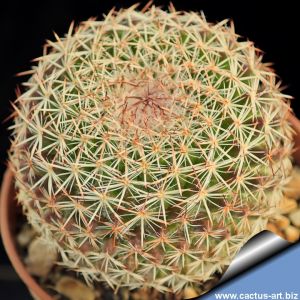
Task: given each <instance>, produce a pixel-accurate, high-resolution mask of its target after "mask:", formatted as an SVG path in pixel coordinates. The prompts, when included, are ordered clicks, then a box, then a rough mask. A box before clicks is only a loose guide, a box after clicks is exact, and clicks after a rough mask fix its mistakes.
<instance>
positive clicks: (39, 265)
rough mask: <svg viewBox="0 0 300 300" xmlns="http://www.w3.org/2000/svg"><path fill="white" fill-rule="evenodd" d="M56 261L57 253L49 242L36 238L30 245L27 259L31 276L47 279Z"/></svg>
mask: <svg viewBox="0 0 300 300" xmlns="http://www.w3.org/2000/svg"><path fill="white" fill-rule="evenodd" d="M56 261H57V251H56V250H55V248H54V247H53V246H52V245H50V244H49V243H47V241H45V240H42V239H41V238H36V239H34V240H33V241H32V242H31V243H30V245H29V247H28V256H27V257H26V259H25V263H26V265H27V269H28V271H29V273H30V274H32V275H36V276H41V277H45V276H47V274H48V273H49V272H50V270H51V269H52V267H53V266H54V264H55V262H56Z"/></svg>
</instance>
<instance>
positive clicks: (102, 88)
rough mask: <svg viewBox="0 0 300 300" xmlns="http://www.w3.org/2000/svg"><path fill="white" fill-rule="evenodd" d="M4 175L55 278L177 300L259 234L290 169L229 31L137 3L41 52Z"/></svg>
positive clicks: (276, 103) (256, 70)
mask: <svg viewBox="0 0 300 300" xmlns="http://www.w3.org/2000/svg"><path fill="white" fill-rule="evenodd" d="M36 61H37V66H35V67H33V69H32V70H31V71H28V72H25V73H26V74H27V75H28V74H30V75H31V77H30V79H29V80H28V82H26V83H25V84H24V85H25V90H24V92H23V93H22V94H21V93H20V94H19V95H18V98H17V100H16V102H15V103H14V104H13V106H14V109H15V112H14V120H15V123H14V125H13V126H12V131H13V134H12V146H11V150H10V167H11V168H12V170H13V171H14V173H15V176H16V188H17V192H18V194H17V197H18V200H19V201H20V202H21V203H22V205H23V207H24V211H25V213H26V215H27V217H28V220H29V222H30V223H31V224H33V225H34V226H35V228H36V229H37V230H38V231H39V233H40V234H41V235H42V237H44V238H45V239H46V240H48V241H49V243H51V245H54V246H55V247H57V249H58V251H59V253H60V256H61V260H60V261H59V262H58V263H60V264H62V265H63V266H65V267H67V268H68V269H71V270H74V271H76V272H78V273H80V274H81V275H82V276H83V277H84V278H85V280H86V281H87V282H89V283H92V282H93V281H104V282H106V283H107V284H109V285H110V286H111V287H112V288H113V289H117V288H119V287H128V288H130V289H135V288H140V287H148V288H155V289H157V290H158V291H160V292H163V293H164V292H173V293H176V292H180V291H181V290H182V289H183V288H185V287H186V286H191V285H197V284H199V283H201V282H205V281H207V280H209V279H210V278H211V277H212V275H213V274H214V273H215V272H216V271H221V270H223V269H224V267H226V266H228V264H229V263H230V262H231V261H232V258H233V257H234V255H235V254H236V253H237V251H238V250H239V249H240V248H241V246H242V245H243V244H244V243H245V242H246V241H247V240H248V239H249V238H250V237H251V236H253V235H254V234H256V233H258V232H260V231H261V230H263V229H265V225H266V222H267V220H268V218H269V216H270V215H271V214H272V212H273V210H274V207H275V206H276V204H277V202H278V201H279V199H280V198H281V197H282V189H283V184H284V183H285V182H286V181H287V180H288V178H289V174H290V171H291V168H292V165H291V159H290V158H291V151H292V148H293V144H292V134H293V131H292V129H291V127H290V125H289V124H288V122H287V115H288V112H289V111H290V106H289V98H290V97H288V96H286V95H284V94H282V93H281V87H280V83H278V82H277V80H276V75H275V74H274V71H273V70H272V69H271V68H270V67H269V65H268V64H265V63H263V62H262V55H261V53H260V51H259V50H258V49H256V48H255V47H254V45H253V43H252V42H249V41H240V40H239V37H238V35H236V34H235V32H234V27H233V24H232V23H228V22H227V21H226V20H225V21H223V22H220V23H217V24H210V23H208V22H207V21H206V19H205V16H204V15H203V14H198V13H194V12H177V11H175V9H174V7H172V6H170V9H169V11H164V10H162V9H160V8H157V7H155V6H151V7H149V8H148V9H145V10H143V11H138V10H137V6H136V5H134V6H132V7H130V8H128V9H123V10H120V11H114V10H112V11H111V12H110V13H109V14H108V15H106V16H105V18H104V20H103V21H96V20H93V19H91V20H88V21H87V22H83V23H81V24H80V25H79V26H78V28H76V29H74V28H73V24H72V25H71V27H70V30H69V32H68V33H67V35H66V36H65V37H63V38H59V37H58V36H56V41H55V42H52V41H48V42H47V45H46V46H45V47H44V53H43V56H41V57H39V58H37V59H36Z"/></svg>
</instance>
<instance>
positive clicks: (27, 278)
mask: <svg viewBox="0 0 300 300" xmlns="http://www.w3.org/2000/svg"><path fill="white" fill-rule="evenodd" d="M288 121H289V122H290V124H291V126H292V127H293V129H294V131H295V138H294V144H295V151H294V153H293V156H294V159H295V161H296V162H297V163H298V165H300V121H299V120H298V119H297V118H296V117H295V116H294V115H292V114H289V115H288ZM13 177H14V174H13V172H12V171H11V170H10V169H9V168H7V170H6V171H5V173H4V176H3V181H2V186H1V194H0V232H1V236H2V241H3V245H4V248H5V250H6V253H7V255H8V257H9V260H10V262H11V264H12V265H13V267H14V269H15V270H16V272H17V273H18V275H19V277H20V278H21V279H22V281H23V282H24V283H25V284H26V286H27V288H28V289H29V291H30V292H31V293H32V295H33V296H34V297H36V298H38V299H41V300H53V297H51V296H50V295H49V294H48V293H47V292H46V291H45V290H44V289H43V288H42V287H41V286H40V285H39V284H38V283H37V281H36V280H35V279H34V278H33V277H32V276H31V275H30V274H29V272H28V271H27V269H26V267H25V265H24V263H23V261H22V260H21V257H20V256H19V254H18V252H17V248H16V245H15V239H14V236H13V235H12V234H11V228H10V226H9V224H10V222H9V215H10V213H9V212H10V208H11V207H13V206H15V205H12V203H9V202H12V197H11V195H12V189H13V185H12V183H13Z"/></svg>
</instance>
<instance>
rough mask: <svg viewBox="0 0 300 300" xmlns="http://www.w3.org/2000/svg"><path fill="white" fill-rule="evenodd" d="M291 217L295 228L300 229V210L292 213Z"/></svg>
mask: <svg viewBox="0 0 300 300" xmlns="http://www.w3.org/2000/svg"><path fill="white" fill-rule="evenodd" d="M289 217H290V219H291V221H292V223H293V224H294V225H295V226H297V227H300V209H297V210H296V211H293V212H292V213H290V215H289Z"/></svg>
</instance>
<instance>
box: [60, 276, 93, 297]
mask: <svg viewBox="0 0 300 300" xmlns="http://www.w3.org/2000/svg"><path fill="white" fill-rule="evenodd" d="M55 289H56V290H57V291H58V292H59V293H61V294H63V295H64V296H66V297H68V298H69V299H70V300H94V299H95V298H96V294H95V292H94V290H93V289H92V288H90V287H88V286H87V285H85V284H84V283H83V282H81V281H79V280H77V279H75V278H72V277H69V276H63V277H61V278H60V279H59V280H58V281H57V283H56V285H55Z"/></svg>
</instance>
